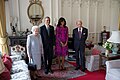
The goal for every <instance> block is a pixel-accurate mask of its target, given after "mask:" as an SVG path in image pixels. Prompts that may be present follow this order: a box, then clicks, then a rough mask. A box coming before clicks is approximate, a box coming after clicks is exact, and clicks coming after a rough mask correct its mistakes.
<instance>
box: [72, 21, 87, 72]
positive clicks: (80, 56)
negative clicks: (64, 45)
mask: <svg viewBox="0 0 120 80" xmlns="http://www.w3.org/2000/svg"><path fill="white" fill-rule="evenodd" d="M76 25H77V28H75V29H74V30H73V40H74V49H75V56H76V65H77V66H76V68H75V70H78V69H80V65H81V66H82V71H85V41H86V39H87V36H88V29H86V28H85V27H83V26H82V21H80V20H78V21H77V22H76Z"/></svg>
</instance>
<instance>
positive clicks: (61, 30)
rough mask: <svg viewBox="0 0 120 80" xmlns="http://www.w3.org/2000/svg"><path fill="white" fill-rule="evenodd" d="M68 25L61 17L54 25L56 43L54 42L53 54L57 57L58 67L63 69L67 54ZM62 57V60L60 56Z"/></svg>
mask: <svg viewBox="0 0 120 80" xmlns="http://www.w3.org/2000/svg"><path fill="white" fill-rule="evenodd" d="M67 43H68V27H67V26H66V21H65V19H64V18H63V17H61V18H60V19H59V21H58V24H57V27H56V44H55V54H56V56H57V59H58V64H59V69H60V70H63V69H65V67H64V62H65V56H66V55H67V54H68V44H67ZM61 57H62V62H61V61H60V58H61Z"/></svg>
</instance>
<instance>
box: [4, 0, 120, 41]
mask: <svg viewBox="0 0 120 80" xmlns="http://www.w3.org/2000/svg"><path fill="white" fill-rule="evenodd" d="M28 5H29V0H8V1H6V18H7V32H8V33H9V35H11V29H10V25H9V24H10V22H11V21H12V20H10V18H13V19H14V18H15V17H17V18H18V23H17V24H18V27H17V30H18V31H25V29H26V28H28V29H31V27H32V25H31V24H30V23H29V19H28V16H27V7H28ZM42 5H43V8H44V12H45V16H50V17H51V24H52V25H55V24H56V23H57V21H58V19H59V17H61V16H63V17H65V19H66V21H67V26H68V27H69V34H72V30H73V28H75V22H76V20H78V19H81V20H82V21H83V25H84V26H85V27H87V28H88V29H89V40H92V38H91V37H93V36H94V39H93V40H94V42H99V37H98V35H99V33H100V32H101V31H102V30H103V26H107V30H110V31H112V30H118V17H119V13H120V0H42ZM42 24H43V23H42Z"/></svg>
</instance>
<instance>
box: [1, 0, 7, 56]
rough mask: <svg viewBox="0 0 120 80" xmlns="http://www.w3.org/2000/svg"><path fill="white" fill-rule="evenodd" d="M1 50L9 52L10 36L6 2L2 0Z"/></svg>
mask: <svg viewBox="0 0 120 80" xmlns="http://www.w3.org/2000/svg"><path fill="white" fill-rule="evenodd" d="M0 51H1V52H2V54H4V53H6V54H8V36H7V33H6V18H5V2H4V0H0Z"/></svg>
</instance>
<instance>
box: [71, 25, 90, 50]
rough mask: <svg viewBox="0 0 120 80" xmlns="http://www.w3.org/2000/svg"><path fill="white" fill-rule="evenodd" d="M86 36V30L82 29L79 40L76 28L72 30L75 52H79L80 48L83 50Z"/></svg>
mask: <svg viewBox="0 0 120 80" xmlns="http://www.w3.org/2000/svg"><path fill="white" fill-rule="evenodd" d="M87 36H88V29H86V28H84V27H83V30H82V34H81V38H79V33H78V28H75V29H74V30H73V41H74V49H75V51H77V50H79V48H80V46H82V47H83V49H84V48H85V41H86V39H87Z"/></svg>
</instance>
